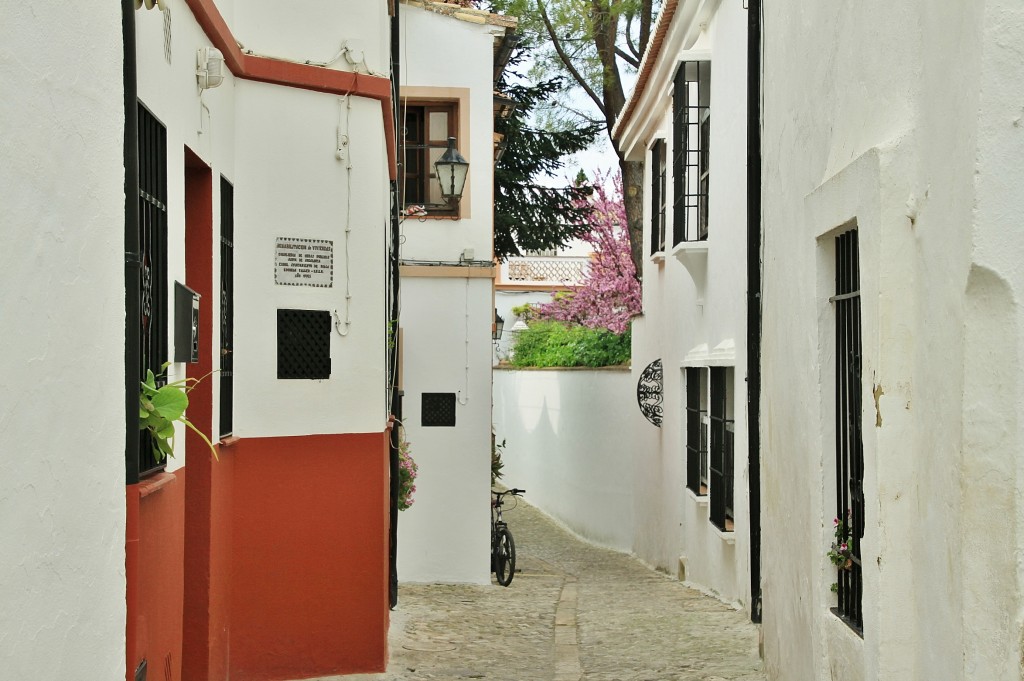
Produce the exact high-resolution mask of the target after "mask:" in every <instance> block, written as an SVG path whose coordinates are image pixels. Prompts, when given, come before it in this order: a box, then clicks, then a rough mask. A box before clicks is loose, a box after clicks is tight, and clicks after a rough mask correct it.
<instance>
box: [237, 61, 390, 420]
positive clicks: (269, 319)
mask: <svg viewBox="0 0 1024 681" xmlns="http://www.w3.org/2000/svg"><path fill="white" fill-rule="evenodd" d="M351 105H352V106H351V109H349V108H348V105H347V103H346V102H345V100H344V99H343V98H340V97H335V96H331V95H325V94H321V93H316V92H309V91H305V90H297V89H294V88H281V87H277V86H273V85H267V84H264V83H253V82H248V81H246V82H240V83H238V85H237V112H236V118H235V121H236V127H235V140H236V144H237V152H236V161H235V163H236V174H235V234H236V236H235V249H236V250H235V260H236V265H235V277H236V284H235V285H236V291H237V293H236V322H235V338H236V341H235V381H236V383H235V385H236V392H235V400H236V413H237V417H236V423H237V430H238V434H239V435H242V436H250V437H252V436H269V435H301V434H307V433H346V432H375V431H380V430H382V429H383V427H384V422H385V411H386V392H385V386H386V380H385V375H384V371H385V348H386V341H385V332H386V327H385V322H384V320H385V302H384V290H385V257H384V246H385V239H386V237H387V233H388V204H387V201H388V193H387V184H386V180H387V174H386V167H385V159H386V156H385V154H384V135H383V128H382V120H381V112H380V104H379V103H378V102H376V101H372V100H367V99H364V98H358V97H353V98H351ZM339 126H342V127H347V128H348V129H349V130H350V132H351V134H350V139H351V142H350V144H349V153H350V155H351V164H352V167H351V170H350V169H348V168H347V164H346V163H345V162H342V161H339V160H338V159H337V158H336V157H335V134H336V130H337V129H338V127H339ZM346 230H351V231H350V232H348V237H347V246H346ZM278 237H299V238H305V239H327V240H331V241H333V249H334V282H333V286H331V287H330V288H311V287H305V286H283V285H279V284H276V283H275V281H274V248H275V244H276V240H277V238H278ZM346 250H347V253H346ZM346 281H347V282H348V287H349V292H350V295H351V299H350V300H349V301H348V302H349V306H348V308H349V312H348V316H349V319H350V321H351V324H350V325H349V327H348V331H347V335H345V336H342V335H341V334H342V333H343V332H345V325H344V323H343V322H344V320H345V318H346V298H345V296H346ZM278 309H308V310H327V311H329V312H331V313H332V315H333V314H334V313H335V311H336V312H337V315H338V316H337V319H335V318H334V317H333V316H332V320H334V321H338V320H340V321H341V322H342V323H341V324H340V325H339V326H340V330H339V328H334V329H333V330H332V332H331V377H330V379H327V380H322V381H309V380H278V378H277V334H276V325H277V318H276V315H277V310H278ZM332 326H334V324H333V323H332Z"/></svg>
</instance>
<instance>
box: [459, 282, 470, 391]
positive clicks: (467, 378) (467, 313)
mask: <svg viewBox="0 0 1024 681" xmlns="http://www.w3.org/2000/svg"><path fill="white" fill-rule="evenodd" d="M465 300H466V306H465V308H466V399H465V401H463V399H462V391H461V390H460V391H459V393H458V399H459V404H461V405H463V406H465V405H467V404H469V277H466V296H465Z"/></svg>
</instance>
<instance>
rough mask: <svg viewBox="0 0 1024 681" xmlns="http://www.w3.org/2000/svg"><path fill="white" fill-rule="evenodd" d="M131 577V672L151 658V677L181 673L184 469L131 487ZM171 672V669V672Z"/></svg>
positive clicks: (174, 678)
mask: <svg viewBox="0 0 1024 681" xmlns="http://www.w3.org/2000/svg"><path fill="white" fill-rule="evenodd" d="M126 501H127V507H128V508H127V511H128V527H127V533H126V545H127V552H126V553H127V560H126V564H125V568H126V570H127V577H128V580H129V596H128V626H127V629H128V631H127V643H128V647H127V664H128V668H127V674H126V678H127V679H129V680H131V679H134V678H135V669H136V668H137V667H138V665H139V663H140V662H141V661H142V660H143V659H145V660H147V663H148V667H149V673H148V678H150V679H160V680H161V681H163V679H168V680H169V681H178V680H179V679H181V678H182V677H181V624H182V613H181V600H182V591H183V581H184V574H183V569H182V563H181V554H182V550H183V546H182V544H183V535H184V522H185V480H184V475H183V472H182V471H178V472H177V473H161V474H159V475H156V476H154V477H152V478H149V479H147V480H145V481H144V482H141V483H139V484H137V485H129V486H128V487H127V499H126ZM168 672H169V673H168Z"/></svg>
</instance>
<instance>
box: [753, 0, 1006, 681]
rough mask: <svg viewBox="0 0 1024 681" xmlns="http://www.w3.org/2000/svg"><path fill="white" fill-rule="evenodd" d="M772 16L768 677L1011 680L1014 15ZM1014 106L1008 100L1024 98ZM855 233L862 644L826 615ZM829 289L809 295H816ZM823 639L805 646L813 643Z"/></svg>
mask: <svg viewBox="0 0 1024 681" xmlns="http://www.w3.org/2000/svg"><path fill="white" fill-rule="evenodd" d="M795 10H796V4H795V3H783V4H781V5H772V4H771V3H768V4H767V5H766V8H765V35H766V40H765V83H766V87H765V110H764V131H765V133H764V172H765V176H764V197H765V203H764V233H765V259H764V262H765V270H764V272H765V286H764V291H765V295H764V346H763V350H764V353H763V366H764V395H763V400H762V404H763V405H764V412H763V414H762V416H763V422H762V426H763V430H762V435H763V436H762V442H763V447H764V448H763V452H762V461H763V462H764V468H763V478H762V479H763V490H764V533H765V534H764V547H765V554H764V558H765V563H764V578H765V582H764V589H765V608H764V611H765V620H764V635H765V653H766V666H767V668H768V671H769V676H770V678H778V679H787V680H789V679H794V680H797V681H800V680H803V679H808V680H809V679H821V678H832V679H837V680H848V679H858V680H860V679H879V678H886V679H888V678H915V679H916V678H922V679H923V678H962V679H979V680H980V679H993V678H1018V677H1019V675H1020V662H1019V660H1020V646H1021V643H1020V641H1021V632H1022V629H1021V621H1022V618H1021V602H1020V596H1019V594H1020V592H1021V583H1022V575H1021V568H1020V567H1019V566H1018V564H1017V563H1018V562H1017V560H1016V556H1017V555H1019V553H1020V551H1021V546H1022V543H1021V530H1020V528H1021V523H1020V521H1021V513H1022V504H1021V488H1020V480H1021V477H1020V474H1021V470H1020V466H1021V462H1020V461H1019V458H1020V457H1014V456H1013V455H1011V452H1016V451H1019V450H1020V436H1019V432H1018V431H1019V428H1018V427H1017V425H1016V424H1017V419H1018V416H1017V415H1018V414H1019V411H1020V399H1021V394H1020V390H1021V388H1020V385H1021V381H1020V356H1021V350H1022V343H1021V338H1020V334H1019V332H1018V329H1019V328H1020V322H1021V319H1020V309H1019V306H1018V305H1017V303H1016V301H1017V299H1018V298H1019V290H1020V287H1021V284H1022V283H1024V282H1022V280H1021V266H1020V262H1021V260H1020V254H1021V250H1022V248H1024V242H1022V241H1021V239H1020V237H1019V230H1018V229H1017V225H1018V224H1019V223H1020V221H1021V218H1022V217H1024V204H1022V203H1021V199H1020V197H1019V192H1016V191H1015V190H1012V189H1011V187H1015V186H1019V184H1020V182H1021V180H1022V179H1024V178H1022V175H1024V172H1022V170H1021V166H1020V163H1019V159H1020V154H1021V150H1022V144H1024V135H1022V133H1021V130H1020V107H1019V102H1017V101H1016V99H1014V97H1013V96H1012V95H1011V94H1010V93H1011V92H1014V91H1019V89H1020V84H1021V78H1022V75H1021V71H1020V68H1019V51H1018V49H1017V47H1016V46H1018V45H1019V44H1020V43H1021V34H1022V31H1024V16H1022V15H1021V12H1020V8H1019V6H1018V5H1017V4H1016V3H1010V2H1003V1H997V2H993V3H985V4H971V3H968V4H963V3H956V2H942V3H933V2H910V3H900V4H896V5H894V4H885V3H870V4H869V5H865V6H860V7H856V8H851V7H844V8H841V9H840V8H837V7H835V6H828V5H814V6H813V7H812V6H808V5H806V4H801V5H800V8H799V16H800V21H796V22H795V21H793V16H794V11H795ZM1011 100H1013V101H1012V102H1011ZM851 219H853V220H856V224H857V227H858V231H859V235H860V253H861V264H860V273H861V309H862V319H863V334H862V336H863V340H864V353H863V372H862V377H863V378H862V382H863V385H862V391H861V392H862V401H863V411H862V413H863V418H864V456H865V497H866V509H867V513H866V521H867V522H866V532H865V536H864V540H863V549H862V554H863V562H864V565H865V571H864V587H865V593H864V598H863V604H864V619H865V623H864V632H863V638H860V637H858V636H856V635H855V634H853V633H852V632H851V631H850V630H849V629H848V628H847V627H846V626H845V625H844V624H842V623H841V622H839V620H838V619H837V618H835V617H834V616H833V615H832V614H831V613H830V612H829V611H828V608H829V607H830V606H831V605H832V604H833V597H832V595H831V594H830V593H829V591H828V584H829V583H830V582H831V581H834V576H833V574H834V573H833V572H832V570H831V569H830V566H829V565H828V563H827V561H826V559H825V558H824V553H825V550H826V549H827V547H828V542H829V539H830V535H831V519H832V516H833V514H834V512H835V496H834V495H835V491H834V486H835V483H834V479H833V476H834V466H835V454H834V430H833V426H832V425H831V424H832V422H833V421H834V418H835V416H834V412H833V409H834V404H833V402H834V397H833V395H834V378H833V377H832V369H831V367H832V366H833V361H834V358H833V354H834V350H833V349H832V342H833V335H834V332H833V331H832V330H831V329H832V327H833V326H834V318H833V313H832V309H831V306H830V305H829V303H828V302H827V297H828V295H831V293H830V292H831V290H832V289H833V288H834V281H833V280H832V277H833V275H832V273H831V269H830V268H831V267H832V266H833V265H832V260H831V257H832V254H831V251H830V248H831V243H832V238H833V236H834V235H835V234H836V233H837V232H839V231H841V228H843V225H844V224H847V223H848V221H849V220H851ZM812 292H813V294H812ZM808 640H809V641H810V645H808Z"/></svg>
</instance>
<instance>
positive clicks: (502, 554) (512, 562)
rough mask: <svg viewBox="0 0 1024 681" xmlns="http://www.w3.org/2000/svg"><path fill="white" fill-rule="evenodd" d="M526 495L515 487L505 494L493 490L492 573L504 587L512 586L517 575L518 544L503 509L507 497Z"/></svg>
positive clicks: (524, 491) (522, 490) (523, 490)
mask: <svg viewBox="0 0 1024 681" xmlns="http://www.w3.org/2000/svg"><path fill="white" fill-rule="evenodd" d="M525 493H526V490H525V489H516V488H514V487H513V488H512V489H510V490H507V491H505V492H495V491H494V490H491V494H493V495H494V501H492V502H491V572H493V573H494V575H495V577H496V578H497V580H498V584H501V585H502V586H508V585H509V584H511V583H512V577H513V576H514V575H515V573H516V542H515V540H514V539H512V533H511V532H510V531H509V529H508V525H507V524H506V523H505V521H504V520H503V519H502V517H501V509H502V507H503V506H504V505H505V502H504V499H505V497H506V496H508V495H512V496H514V497H517V496H520V495H522V494H525ZM513 508H515V507H514V506H513Z"/></svg>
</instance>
